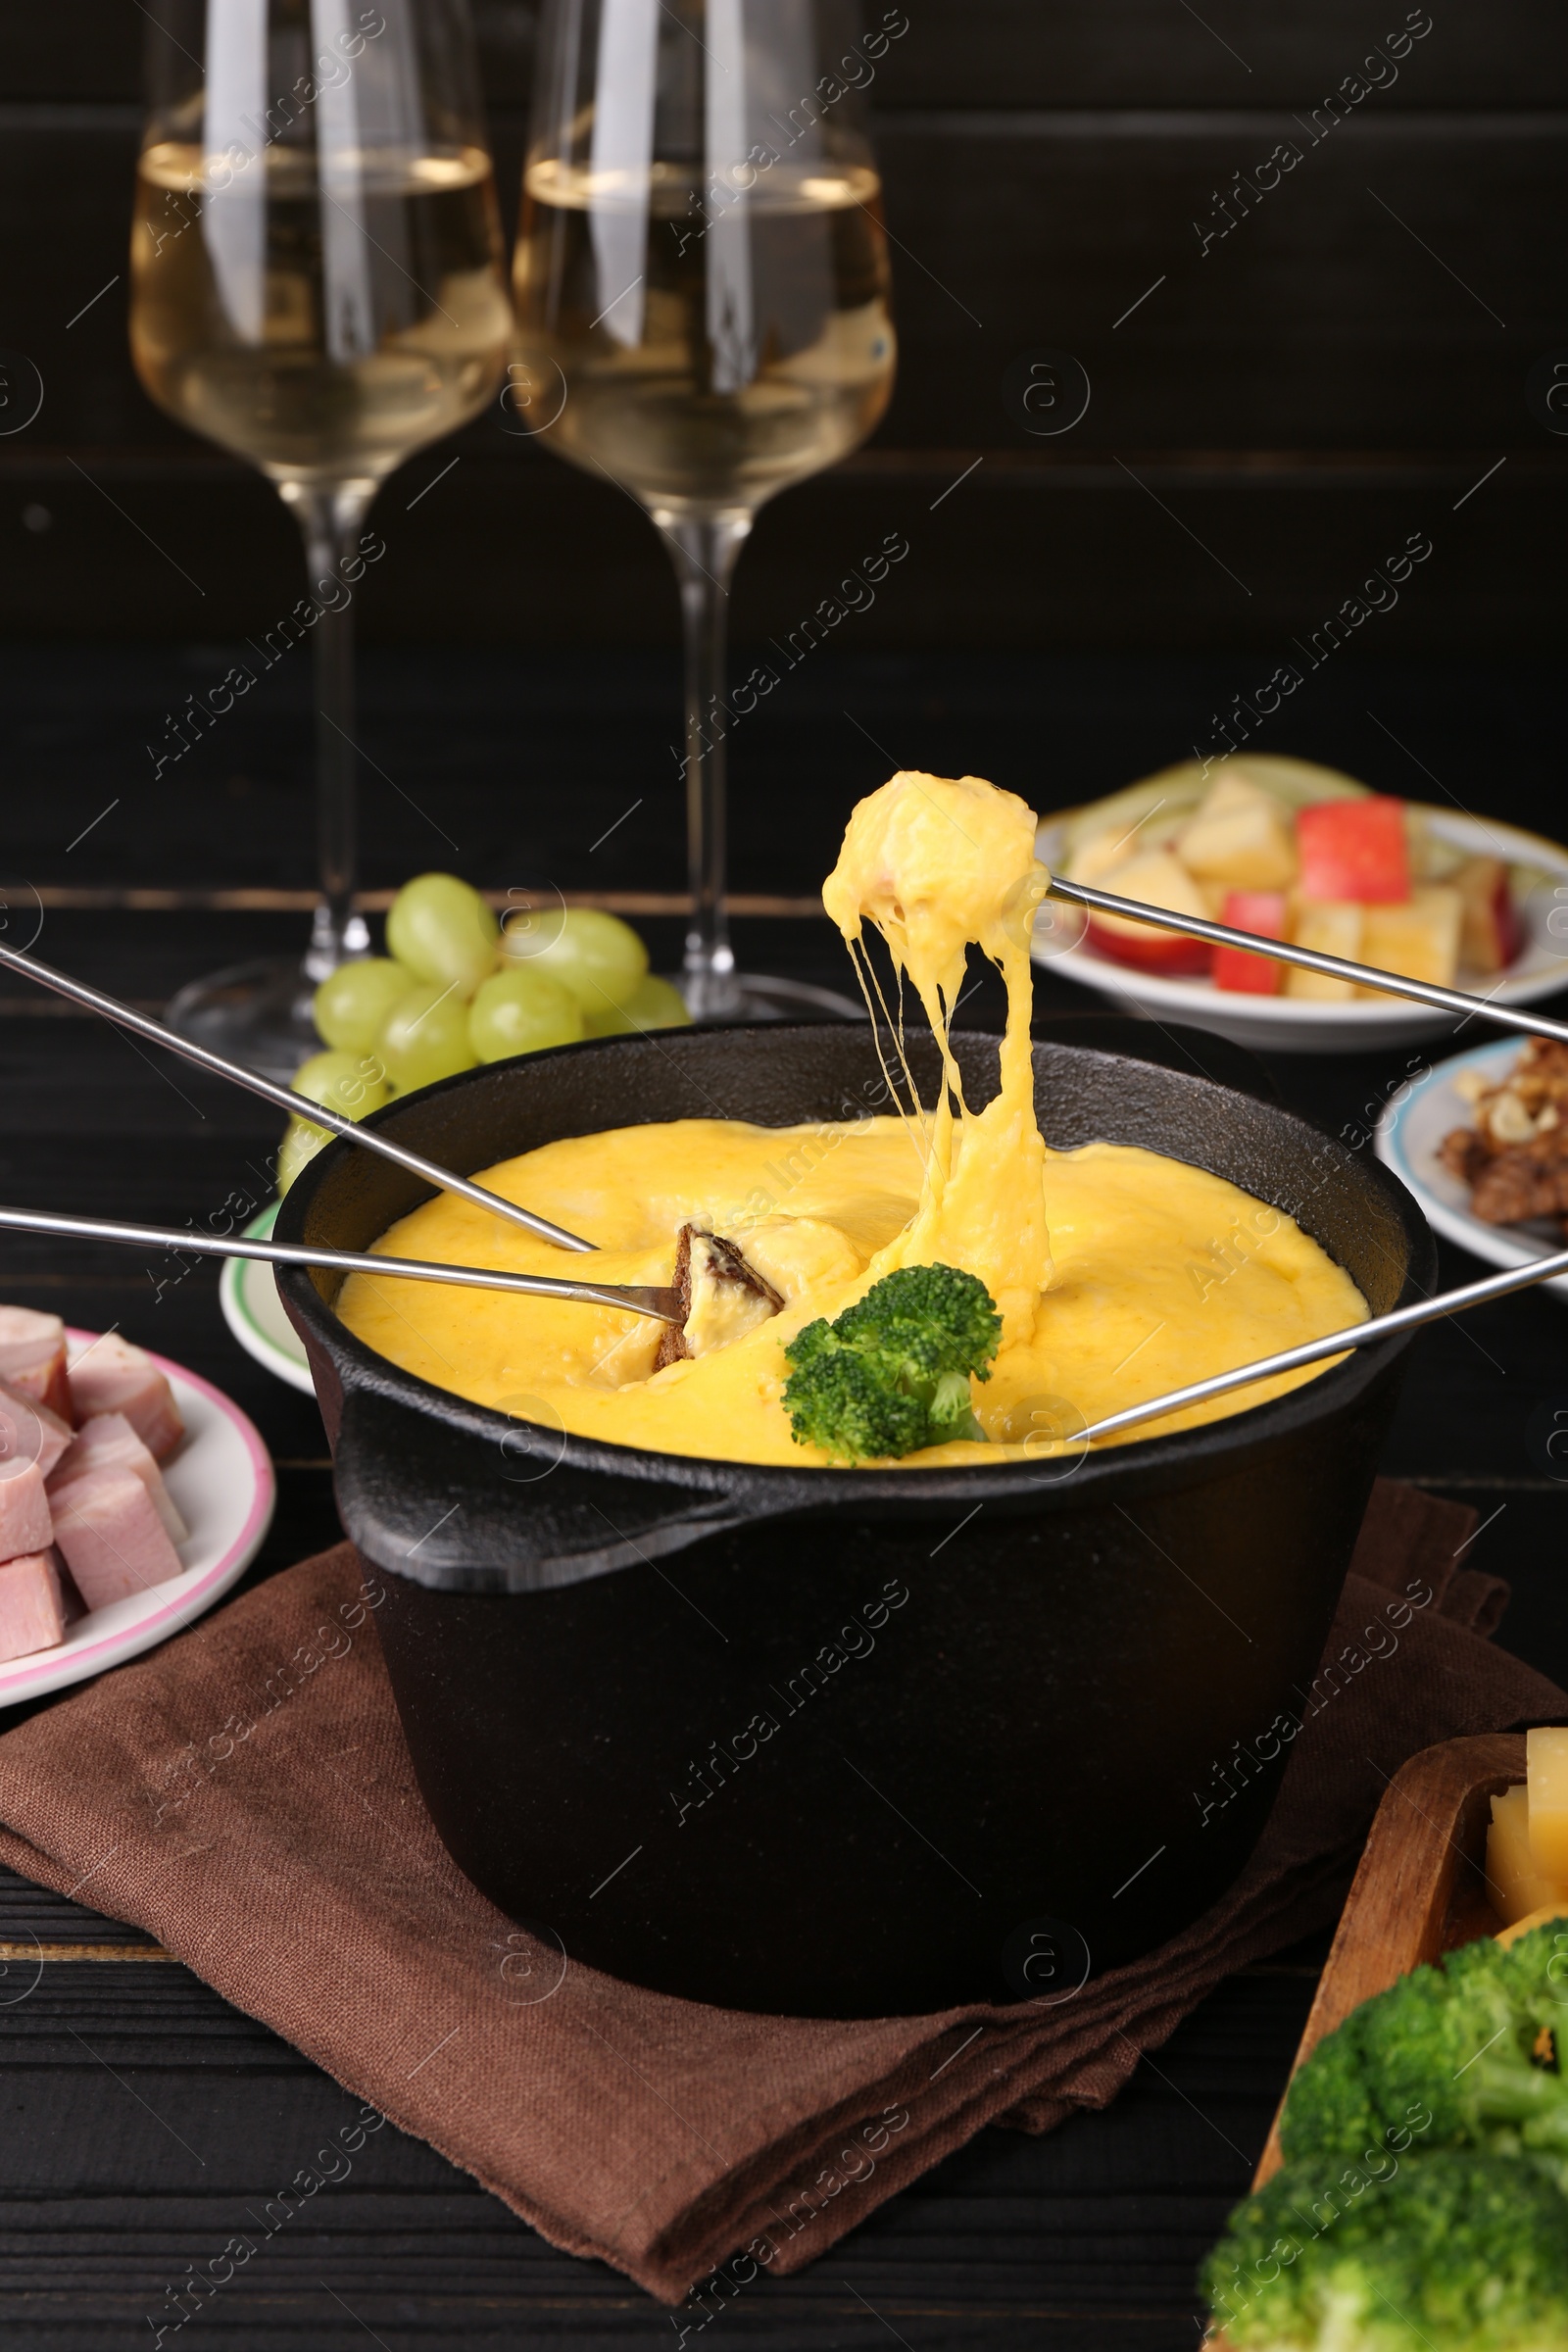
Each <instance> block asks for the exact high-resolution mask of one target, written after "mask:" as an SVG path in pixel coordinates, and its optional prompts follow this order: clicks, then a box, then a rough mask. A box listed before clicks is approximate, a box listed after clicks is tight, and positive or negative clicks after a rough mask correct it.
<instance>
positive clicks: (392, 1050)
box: [376, 980, 479, 1095]
mask: <svg viewBox="0 0 1568 2352" xmlns="http://www.w3.org/2000/svg"><path fill="white" fill-rule="evenodd" d="M376 1053H377V1055H378V1057H379V1059H380V1061H381V1062H382V1064H383V1066H384V1068H385V1070H386V1074H387V1076H388V1077H389V1078H390V1079H391V1081H392V1084H393V1085H394V1086H395V1087H396V1089H397V1091H398V1093H399V1094H400V1095H408V1094H412V1093H413V1092H414V1090H415V1089H416V1088H417V1087H420V1086H433V1085H434V1084H435V1082H436V1080H437V1079H438V1078H450V1077H452V1076H453V1074H454V1073H455V1072H456V1071H458V1070H471V1069H472V1067H473V1065H474V1063H475V1062H476V1061H477V1060H478V1058H479V1056H478V1055H477V1054H475V1052H474V1050H473V1048H472V1046H470V1045H469V1043H468V1007H467V1005H466V1004H465V1003H464V1001H463V997H462V995H461V994H460V992H459V991H458V990H457V989H456V988H454V987H453V986H452V984H451V982H450V981H447V982H445V983H443V982H439V981H435V980H421V981H420V982H419V983H418V984H417V986H416V987H414V988H411V989H410V991H409V993H408V995H407V996H406V997H404V998H402V999H401V1000H400V1002H399V1003H398V1004H396V1005H394V1006H393V1008H392V1012H391V1015H390V1017H389V1018H388V1020H387V1024H386V1027H385V1028H384V1029H383V1030H382V1032H381V1035H380V1038H379V1040H378V1042H377V1046H376Z"/></svg>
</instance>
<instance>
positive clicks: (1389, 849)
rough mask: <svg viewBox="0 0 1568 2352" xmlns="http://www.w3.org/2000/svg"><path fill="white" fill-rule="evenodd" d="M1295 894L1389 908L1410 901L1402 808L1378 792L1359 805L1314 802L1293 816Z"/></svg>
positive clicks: (1342, 802)
mask: <svg viewBox="0 0 1568 2352" xmlns="http://www.w3.org/2000/svg"><path fill="white" fill-rule="evenodd" d="M1296 844H1297V848H1298V850H1299V853H1300V859H1301V871H1300V890H1301V895H1302V897H1303V898H1307V899H1340V900H1345V899H1349V900H1354V901H1357V902H1358V903H1359V904H1360V905H1361V906H1363V907H1381V906H1393V905H1396V904H1397V903H1399V902H1400V901H1403V900H1405V899H1408V897H1409V896H1410V853H1409V846H1408V844H1407V842H1406V840H1405V832H1404V803H1403V802H1402V801H1396V800H1392V799H1390V798H1389V797H1388V796H1387V795H1385V794H1381V793H1374V794H1370V795H1369V796H1368V797H1367V798H1366V799H1364V800H1359V801H1317V802H1314V803H1313V804H1312V806H1311V807H1310V808H1307V809H1300V810H1299V812H1298V815H1297V819H1296Z"/></svg>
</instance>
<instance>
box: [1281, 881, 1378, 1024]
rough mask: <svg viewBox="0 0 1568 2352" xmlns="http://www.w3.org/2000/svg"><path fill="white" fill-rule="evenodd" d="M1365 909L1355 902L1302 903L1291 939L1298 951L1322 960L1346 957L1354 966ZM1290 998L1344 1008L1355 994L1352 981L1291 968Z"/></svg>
mask: <svg viewBox="0 0 1568 2352" xmlns="http://www.w3.org/2000/svg"><path fill="white" fill-rule="evenodd" d="M1366 911H1367V910H1366V908H1365V907H1361V906H1359V905H1358V904H1357V903H1356V901H1355V900H1354V899H1300V900H1299V901H1298V903H1297V908H1296V920H1295V923H1294V925H1293V926H1292V930H1291V938H1292V940H1293V941H1294V942H1295V944H1296V946H1297V947H1299V948H1311V949H1312V950H1313V952H1314V953H1315V954H1316V955H1319V956H1348V957H1349V958H1350V959H1351V961H1352V962H1353V961H1354V960H1355V959H1356V958H1357V957H1358V956H1360V953H1361V929H1362V924H1363V922H1364V920H1365V916H1366ZM1285 994H1286V995H1287V996H1288V997H1310V998H1313V999H1315V1001H1316V1002H1317V1003H1318V1004H1320V1005H1344V1004H1347V1003H1348V1001H1349V999H1350V998H1351V997H1353V996H1354V995H1355V994H1356V986H1355V982H1354V981H1353V980H1335V979H1332V978H1331V977H1330V975H1329V974H1328V973H1327V972H1303V971H1302V970H1300V968H1299V966H1297V965H1294V964H1293V965H1292V966H1291V967H1290V969H1289V970H1288V971H1287V972H1286V975H1285Z"/></svg>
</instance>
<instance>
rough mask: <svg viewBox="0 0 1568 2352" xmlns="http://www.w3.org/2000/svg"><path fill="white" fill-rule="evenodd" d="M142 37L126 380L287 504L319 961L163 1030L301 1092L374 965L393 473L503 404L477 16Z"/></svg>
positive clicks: (191, 995)
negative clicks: (364, 819) (331, 997)
mask: <svg viewBox="0 0 1568 2352" xmlns="http://www.w3.org/2000/svg"><path fill="white" fill-rule="evenodd" d="M149 13H150V14H151V16H152V18H153V22H152V24H151V26H150V29H149V34H148V68H149V82H150V105H149V113H148V121H147V128H146V133H145V137H144V141H143V146H142V154H141V160H140V164H139V167H138V172H137V181H136V199H135V210H134V215H133V222H132V231H131V314H130V340H131V352H132V356H133V358H134V361H135V364H136V369H137V373H138V374H139V375H140V377H141V380H142V382H143V384H144V385H145V386H146V388H147V390H148V391H149V392H150V393H151V395H152V397H153V398H154V399H155V400H156V401H157V402H158V403H159V404H160V406H161V407H163V408H165V409H167V410H168V411H169V413H170V414H171V415H172V416H173V417H177V418H178V419H179V421H180V422H181V423H182V424H185V425H188V426H190V427H191V429H192V430H193V431H196V432H199V433H203V434H205V435H206V436H207V438H208V439H210V440H213V441H216V442H218V443H219V444H220V445H221V447H222V448H224V449H229V450H232V451H234V452H235V453H236V454H237V455H238V456H240V457H243V458H246V459H248V460H249V461H250V462H251V463H252V464H253V465H255V466H259V467H260V468H261V469H262V470H263V471H264V472H265V473H266V474H267V475H268V476H269V478H270V480H271V481H272V482H273V483H274V484H275V485H276V487H277V490H278V493H279V495H280V496H281V497H282V498H283V499H284V501H285V502H286V504H287V505H288V506H289V507H290V508H291V509H292V511H293V513H294V515H295V516H296V518H297V519H298V521H299V523H300V526H301V529H302V531H303V533H304V538H305V547H306V557H307V562H308V566H309V581H308V585H309V588H310V591H311V598H312V602H313V604H315V605H316V606H317V607H318V617H317V618H316V619H315V620H314V622H313V623H312V634H313V637H314V642H315V662H316V696H315V700H316V709H317V730H316V733H317V822H318V864H319V883H320V893H321V896H320V901H319V906H318V909H317V915H316V921H315V924H314V927H313V932H312V938H311V944H310V949H309V951H308V953H307V955H306V956H305V959H304V963H303V965H299V964H291V963H286V962H278V963H265V964H253V965H243V966H236V967H234V968H233V969H231V970H229V971H227V972H221V973H216V974H214V975H213V976H212V977H211V978H210V979H208V980H205V981H196V982H193V983H192V984H191V985H190V986H189V987H188V988H185V989H182V990H181V991H180V993H179V995H178V996H177V997H176V998H175V1000H174V1003H173V1005H172V1006H171V1008H170V1009H171V1018H172V1020H173V1022H174V1025H175V1026H176V1027H178V1028H180V1029H182V1030H184V1031H185V1032H186V1033H187V1034H190V1035H193V1036H197V1037H199V1038H201V1040H202V1041H203V1042H204V1043H205V1044H208V1045H211V1046H213V1047H215V1048H216V1049H218V1050H219V1051H221V1052H222V1053H225V1054H230V1055H232V1056H235V1057H237V1058H238V1059H241V1060H247V1061H251V1062H253V1063H255V1064H256V1066H258V1067H261V1068H266V1069H269V1070H272V1071H276V1070H280V1069H281V1070H283V1071H285V1072H292V1070H293V1069H295V1068H296V1067H297V1066H298V1064H299V1062H300V1061H301V1060H303V1059H304V1058H305V1056H306V1055H307V1054H310V1053H311V1052H312V1051H314V1049H315V1046H316V1043H317V1040H316V1037H315V1032H314V1030H313V1028H312V1025H311V1019H310V992H311V989H312V987H313V986H314V984H315V983H316V982H317V981H319V980H320V979H323V978H324V977H325V975H326V974H327V973H328V972H329V971H331V970H333V969H334V968H335V966H336V965H337V964H338V963H340V962H341V961H342V960H343V959H344V957H345V956H353V955H358V954H363V953H364V951H365V949H366V947H367V946H368V933H367V931H366V927H365V923H364V920H363V918H362V917H361V916H359V915H358V914H356V913H355V911H354V888H355V882H356V878H357V865H358V858H357V841H356V812H355V749H354V732H355V726H354V692H353V687H354V670H353V633H352V632H353V623H352V617H351V607H352V602H353V591H352V585H351V580H352V578H353V577H355V576H358V575H357V574H356V569H355V562H354V553H355V549H356V546H357V538H358V534H359V531H360V528H361V525H362V524H363V522H364V519H365V516H366V514H367V511H368V507H369V504H370V501H371V500H372V499H373V498H374V496H375V493H376V491H377V489H378V488H379V486H380V484H381V482H382V481H383V480H384V479H385V477H386V476H387V474H389V473H390V472H391V471H392V470H393V468H394V467H395V466H400V465H401V464H402V463H403V461H404V460H405V459H406V458H408V457H410V456H412V455H413V453H414V452H415V451H416V450H417V449H420V448H422V447H424V446H425V444H427V443H428V442H431V441H435V440H438V439H440V438H441V436H442V435H443V434H446V433H449V432H452V431H453V430H454V429H455V428H456V427H457V426H459V425H461V424H463V423H465V422H466V420H467V419H468V418H469V417H473V416H475V415H477V414H478V412H479V411H480V410H481V409H482V408H483V407H484V406H485V404H486V403H487V402H488V400H489V399H490V397H491V395H492V394H493V392H494V391H495V389H496V386H497V384H498V383H499V382H500V380H501V375H502V372H503V369H504V368H505V365H506V356H507V349H508V345H509V341H510V337H511V331H512V310H511V303H510V300H509V298H508V294H507V288H506V283H505V278H504V275H503V268H504V263H503V253H502V242H501V230H500V219H499V213H498V210H497V205H496V195H495V183H494V174H493V171H492V168H491V161H490V153H489V148H488V146H487V144H486V140H485V134H484V128H483V122H482V118H481V114H480V108H479V101H478V94H477V83H476V78H475V73H474V62H473V50H472V34H471V30H470V27H469V25H468V20H467V14H466V0H376V4H375V5H374V6H364V7H362V6H360V5H358V0H160V4H159V5H158V6H157V7H156V8H155V9H154V10H153V11H151V12H149ZM345 567H346V568H345ZM363 568H364V566H363V562H361V563H360V564H359V573H360V574H362V573H363Z"/></svg>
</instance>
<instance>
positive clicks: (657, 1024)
mask: <svg viewBox="0 0 1568 2352" xmlns="http://www.w3.org/2000/svg"><path fill="white" fill-rule="evenodd" d="M583 1017H584V1019H585V1020H586V1022H587V1024H588V1034H589V1036H590V1037H620V1036H622V1035H623V1034H624V1033H625V1032H626V1031H627V1030H629V1029H684V1028H685V1027H686V1026H687V1024H688V1023H689V1022H690V1020H691V1017H692V1016H691V1014H690V1013H689V1012H688V1011H687V1009H686V1003H685V999H684V998H683V997H682V995H681V993H680V990H679V989H678V988H674V987H672V986H671V985H670V983H669V982H668V981H667V980H661V979H660V978H659V976H658V974H657V973H655V972H648V973H646V974H645V975H644V977H643V978H642V979H641V980H639V981H638V983H637V985H636V987H635V988H634V989H632V990H631V992H630V993H629V995H627V996H625V997H623V998H622V1000H621V1002H620V1003H619V1004H618V1005H600V1007H599V1010H598V1011H597V1012H596V1013H595V1012H591V1013H585V1014H584V1016H583Z"/></svg>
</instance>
